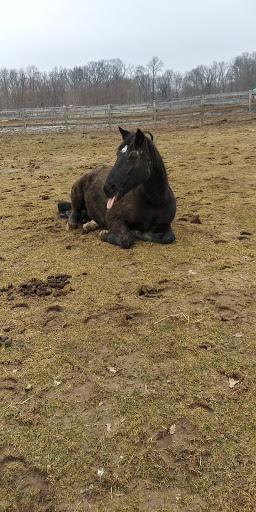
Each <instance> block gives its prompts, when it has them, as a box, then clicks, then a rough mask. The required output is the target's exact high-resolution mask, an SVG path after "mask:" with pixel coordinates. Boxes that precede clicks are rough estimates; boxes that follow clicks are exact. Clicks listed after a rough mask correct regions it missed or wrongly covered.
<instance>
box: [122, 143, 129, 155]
mask: <svg viewBox="0 0 256 512" xmlns="http://www.w3.org/2000/svg"><path fill="white" fill-rule="evenodd" d="M127 149H128V146H127V145H126V146H124V147H123V149H121V153H126V151H127Z"/></svg>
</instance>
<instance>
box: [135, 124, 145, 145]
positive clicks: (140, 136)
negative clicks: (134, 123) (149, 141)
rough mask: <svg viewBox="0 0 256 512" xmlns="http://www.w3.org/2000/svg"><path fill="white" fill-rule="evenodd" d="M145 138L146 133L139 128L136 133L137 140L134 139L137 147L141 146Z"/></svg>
mask: <svg viewBox="0 0 256 512" xmlns="http://www.w3.org/2000/svg"><path fill="white" fill-rule="evenodd" d="M144 140H145V135H144V133H143V132H142V131H141V130H140V129H139V128H138V130H137V132H136V135H135V141H134V145H135V147H136V148H137V147H141V146H142V144H143V142H144Z"/></svg>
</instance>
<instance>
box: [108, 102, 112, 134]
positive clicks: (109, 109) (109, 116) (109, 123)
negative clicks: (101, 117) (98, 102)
mask: <svg viewBox="0 0 256 512" xmlns="http://www.w3.org/2000/svg"><path fill="white" fill-rule="evenodd" d="M108 126H109V128H110V130H112V119H111V105H110V104H109V105H108Z"/></svg>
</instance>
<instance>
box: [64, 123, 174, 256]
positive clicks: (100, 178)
mask: <svg viewBox="0 0 256 512" xmlns="http://www.w3.org/2000/svg"><path fill="white" fill-rule="evenodd" d="M119 130H120V133H121V135H122V138H123V142H122V144H121V145H120V146H119V148H118V150H117V159H116V162H115V164H114V166H113V167H111V166H107V165H100V166H98V167H96V168H95V169H93V170H91V171H89V172H87V173H85V174H83V175H82V176H81V177H80V178H78V180H77V181H76V182H75V183H74V185H73V187H72V190H71V203H68V202H67V201H60V202H59V203H58V209H59V215H60V216H67V217H69V220H68V228H69V229H75V228H77V226H78V224H79V223H81V222H84V220H86V222H87V224H85V226H84V231H85V232H88V231H90V230H92V229H97V228H98V227H101V228H106V230H104V231H102V232H101V233H100V237H101V239H102V240H104V241H105V242H109V243H111V244H115V245H120V246H121V247H123V248H124V249H129V248H130V247H131V246H132V245H133V242H134V238H133V235H132V233H131V230H136V232H135V237H136V238H137V239H140V240H144V241H148V242H156V243H163V244H170V243H171V242H173V241H174V240H175V235H174V233H173V231H172V228H171V222H172V220H173V219H174V216H175V212H176V200H175V197H174V194H173V192H172V190H171V188H170V186H169V184H168V180H167V175H166V169H165V166H164V163H163V160H162V158H161V156H160V154H159V152H158V150H157V149H156V146H155V144H154V143H153V137H152V135H151V134H149V135H150V139H149V138H148V137H147V136H146V135H145V134H144V133H143V132H142V131H141V130H140V129H138V130H137V131H136V132H128V131H126V130H123V129H122V128H119ZM88 221H89V222H88Z"/></svg>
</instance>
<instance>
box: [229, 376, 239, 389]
mask: <svg viewBox="0 0 256 512" xmlns="http://www.w3.org/2000/svg"><path fill="white" fill-rule="evenodd" d="M238 382H239V380H238V379H233V377H229V379H228V385H229V387H230V388H234V387H235V386H236V385H237V384H238Z"/></svg>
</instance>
